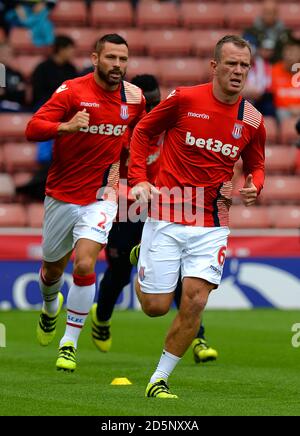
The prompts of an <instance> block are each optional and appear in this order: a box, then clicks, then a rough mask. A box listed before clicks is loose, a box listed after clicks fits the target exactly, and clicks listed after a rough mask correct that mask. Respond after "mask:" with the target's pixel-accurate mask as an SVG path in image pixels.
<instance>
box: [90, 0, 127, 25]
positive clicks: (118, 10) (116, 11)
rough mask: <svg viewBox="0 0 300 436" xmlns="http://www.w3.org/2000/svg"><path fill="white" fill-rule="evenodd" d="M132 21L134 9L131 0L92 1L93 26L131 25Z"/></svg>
mask: <svg viewBox="0 0 300 436" xmlns="http://www.w3.org/2000/svg"><path fill="white" fill-rule="evenodd" d="M132 23H133V10H132V7H131V5H130V3H129V2H126V1H115V2H112V1H107V2H106V1H104V2H94V3H92V8H91V24H92V26H103V27H104V26H112V27H120V26H123V27H126V26H128V27H130V26H131V25H132Z"/></svg>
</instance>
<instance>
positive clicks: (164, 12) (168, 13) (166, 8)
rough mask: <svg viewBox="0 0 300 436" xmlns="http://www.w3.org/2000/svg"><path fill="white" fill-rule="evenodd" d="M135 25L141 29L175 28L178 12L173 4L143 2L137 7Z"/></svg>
mask: <svg viewBox="0 0 300 436" xmlns="http://www.w3.org/2000/svg"><path fill="white" fill-rule="evenodd" d="M136 24H137V26H138V27H141V28H143V29H145V28H148V29H151V28H162V27H177V26H178V24H179V11H178V8H177V6H176V5H175V4H174V3H173V2H166V3H160V2H156V1H154V2H145V3H143V2H142V3H139V4H138V6H137V16H136Z"/></svg>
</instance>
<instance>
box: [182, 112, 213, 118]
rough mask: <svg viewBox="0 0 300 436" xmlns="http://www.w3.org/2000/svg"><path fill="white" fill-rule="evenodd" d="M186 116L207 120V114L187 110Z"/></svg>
mask: <svg viewBox="0 0 300 436" xmlns="http://www.w3.org/2000/svg"><path fill="white" fill-rule="evenodd" d="M187 116H188V117H193V118H201V119H202V120H209V115H207V114H197V113H195V112H188V114H187Z"/></svg>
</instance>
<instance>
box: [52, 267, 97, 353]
mask: <svg viewBox="0 0 300 436" xmlns="http://www.w3.org/2000/svg"><path fill="white" fill-rule="evenodd" d="M73 277H74V284H73V285H72V286H71V288H70V290H69V295H68V299H67V325H66V331H65V334H64V336H63V338H62V339H61V341H60V344H59V346H60V347H62V346H63V345H64V344H65V343H66V342H69V341H71V342H73V343H74V347H75V348H77V342H78V338H79V335H80V333H81V330H82V327H83V326H84V323H85V320H86V318H87V316H88V314H89V311H90V309H91V307H92V305H93V302H94V298H95V293H96V285H95V279H94V281H93V277H94V278H95V274H89V275H88V276H78V275H75V274H74V275H73ZM92 281H93V283H92ZM76 283H77V284H76ZM84 283H86V285H84Z"/></svg>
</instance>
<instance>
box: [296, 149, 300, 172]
mask: <svg viewBox="0 0 300 436" xmlns="http://www.w3.org/2000/svg"><path fill="white" fill-rule="evenodd" d="M296 174H300V148H297V149H296Z"/></svg>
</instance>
